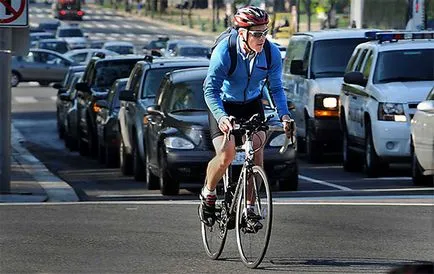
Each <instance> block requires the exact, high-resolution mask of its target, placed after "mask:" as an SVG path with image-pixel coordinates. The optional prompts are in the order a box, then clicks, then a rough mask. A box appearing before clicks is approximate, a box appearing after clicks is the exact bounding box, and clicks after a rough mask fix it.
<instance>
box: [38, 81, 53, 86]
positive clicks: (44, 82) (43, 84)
mask: <svg viewBox="0 0 434 274" xmlns="http://www.w3.org/2000/svg"><path fill="white" fill-rule="evenodd" d="M38 83H39V85H40V86H41V87H48V86H49V85H50V83H51V82H49V81H39V82H38Z"/></svg>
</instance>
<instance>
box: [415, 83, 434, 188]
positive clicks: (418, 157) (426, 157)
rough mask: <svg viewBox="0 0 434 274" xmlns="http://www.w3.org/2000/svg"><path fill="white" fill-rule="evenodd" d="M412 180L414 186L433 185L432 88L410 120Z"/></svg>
mask: <svg viewBox="0 0 434 274" xmlns="http://www.w3.org/2000/svg"><path fill="white" fill-rule="evenodd" d="M410 127H411V154H412V155H411V156H412V178H413V183H414V184H415V185H424V184H431V185H432V184H434V87H433V88H432V89H431V92H430V93H429V94H428V96H427V97H426V100H425V101H422V102H420V103H419V104H418V105H417V110H416V113H415V114H414V116H413V119H412V120H411V126H410Z"/></svg>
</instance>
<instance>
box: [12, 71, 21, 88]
mask: <svg viewBox="0 0 434 274" xmlns="http://www.w3.org/2000/svg"><path fill="white" fill-rule="evenodd" d="M20 81H21V76H20V74H19V73H18V72H16V71H12V74H11V86H12V87H16V86H18V84H19V83H20Z"/></svg>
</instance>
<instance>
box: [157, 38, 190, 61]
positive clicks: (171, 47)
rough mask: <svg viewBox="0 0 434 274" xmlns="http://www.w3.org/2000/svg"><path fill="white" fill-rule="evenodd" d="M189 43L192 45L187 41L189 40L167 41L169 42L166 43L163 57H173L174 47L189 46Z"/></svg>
mask: <svg viewBox="0 0 434 274" xmlns="http://www.w3.org/2000/svg"><path fill="white" fill-rule="evenodd" d="M191 43H192V41H189V40H169V41H167V44H166V49H165V50H164V56H166V57H173V56H174V53H173V50H174V49H175V47H176V46H177V45H180V44H191Z"/></svg>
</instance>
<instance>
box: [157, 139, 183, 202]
mask: <svg viewBox="0 0 434 274" xmlns="http://www.w3.org/2000/svg"><path fill="white" fill-rule="evenodd" d="M158 156H159V167H158V168H159V171H160V176H159V177H160V192H161V194H163V195H178V194H179V182H178V181H177V180H175V179H174V178H172V177H170V175H169V173H168V172H167V162H166V159H165V157H166V156H165V152H164V149H163V147H162V146H161V147H160V150H159V155H158Z"/></svg>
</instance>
